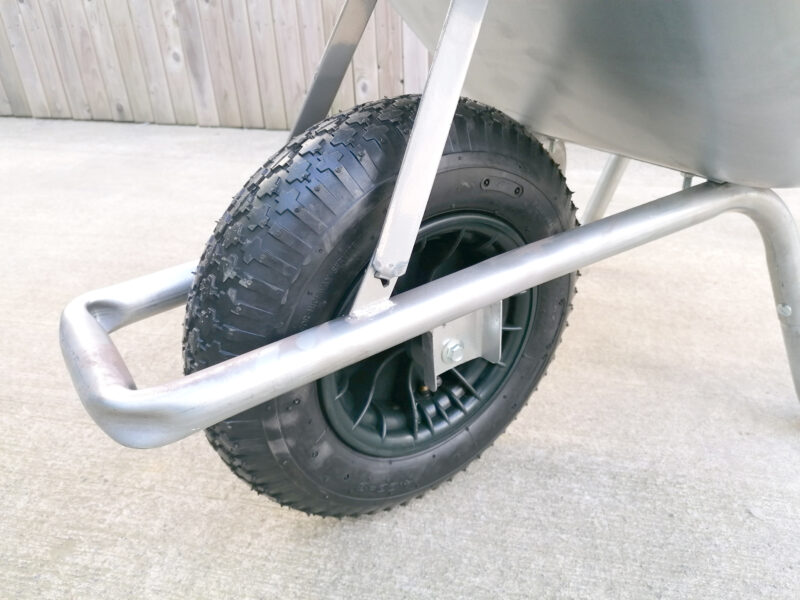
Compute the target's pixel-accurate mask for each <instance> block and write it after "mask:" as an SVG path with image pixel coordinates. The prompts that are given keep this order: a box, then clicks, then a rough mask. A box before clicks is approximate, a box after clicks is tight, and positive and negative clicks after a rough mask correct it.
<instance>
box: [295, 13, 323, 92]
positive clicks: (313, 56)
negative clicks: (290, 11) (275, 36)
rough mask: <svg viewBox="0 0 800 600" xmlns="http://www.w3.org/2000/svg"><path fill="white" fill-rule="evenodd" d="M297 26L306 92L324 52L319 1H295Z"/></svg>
mask: <svg viewBox="0 0 800 600" xmlns="http://www.w3.org/2000/svg"><path fill="white" fill-rule="evenodd" d="M296 4H297V26H298V28H299V30H300V40H301V42H302V45H303V73H304V74H305V77H306V86H305V87H306V90H308V89H309V88H310V87H311V82H312V81H313V80H314V74H315V73H316V72H317V65H319V61H320V59H321V58H322V53H323V52H324V51H325V31H324V25H323V20H322V5H321V4H320V2H319V0H297V2H296Z"/></svg>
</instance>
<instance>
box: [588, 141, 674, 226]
mask: <svg viewBox="0 0 800 600" xmlns="http://www.w3.org/2000/svg"><path fill="white" fill-rule="evenodd" d="M629 162H630V159H629V158H626V157H625V156H620V155H619V154H612V155H611V156H609V157H608V160H607V161H606V166H605V167H603V172H602V173H601V174H600V179H599V180H598V182H597V185H596V186H595V188H594V191H593V192H592V196H591V198H589V202H587V203H586V208H584V209H583V214H582V215H581V223H584V224H586V223H591V222H592V221H597V220H598V219H602V218H603V217H604V216H605V214H606V210H608V205H609V204H610V203H611V198H613V197H614V192H616V191H617V186H618V185H619V181H620V179H622V175H623V174H624V173H625V169H626V168H627V167H628V163H629ZM684 189H686V188H684Z"/></svg>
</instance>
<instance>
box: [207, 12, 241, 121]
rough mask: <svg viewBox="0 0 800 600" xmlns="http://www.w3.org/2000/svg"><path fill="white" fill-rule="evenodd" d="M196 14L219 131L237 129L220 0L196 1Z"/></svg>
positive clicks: (236, 107)
mask: <svg viewBox="0 0 800 600" xmlns="http://www.w3.org/2000/svg"><path fill="white" fill-rule="evenodd" d="M197 11H198V14H199V15H200V24H201V26H202V28H203V40H204V42H205V45H206V59H207V60H208V68H209V72H210V73H211V83H212V84H213V86H214V97H215V98H216V99H217V110H218V111H219V124H220V125H222V126H223V127H241V126H242V115H241V111H240V110H239V100H238V97H237V93H236V81H235V80H234V78H233V67H232V66H231V53H230V49H229V47H228V33H227V31H226V29H225V14H224V12H223V10H222V4H221V2H220V0H199V1H198V2H197Z"/></svg>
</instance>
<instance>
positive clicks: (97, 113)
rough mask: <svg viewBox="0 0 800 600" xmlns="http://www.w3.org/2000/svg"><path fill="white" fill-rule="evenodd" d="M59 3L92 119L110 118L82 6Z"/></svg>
mask: <svg viewBox="0 0 800 600" xmlns="http://www.w3.org/2000/svg"><path fill="white" fill-rule="evenodd" d="M59 5H60V8H61V12H62V15H63V17H64V23H65V25H66V29H67V32H66V33H65V35H68V36H69V40H70V43H71V44H72V49H73V53H74V56H75V60H76V62H77V66H78V70H79V72H80V80H81V81H82V82H83V90H84V93H85V94H86V101H87V103H88V104H89V110H90V111H91V113H92V118H93V119H96V120H102V121H109V120H111V119H113V118H114V114H113V111H112V110H111V103H110V100H109V96H108V91H107V89H106V82H105V81H104V80H103V75H102V72H101V68H100V61H99V59H98V57H97V53H96V52H95V49H94V42H93V41H92V32H91V31H90V30H89V23H88V21H87V20H86V14H85V13H84V12H83V5H82V4H81V3H80V2H75V1H73V0H62V1H61V2H60V3H59ZM53 35H58V34H57V33H56V34H51V39H52V37H53Z"/></svg>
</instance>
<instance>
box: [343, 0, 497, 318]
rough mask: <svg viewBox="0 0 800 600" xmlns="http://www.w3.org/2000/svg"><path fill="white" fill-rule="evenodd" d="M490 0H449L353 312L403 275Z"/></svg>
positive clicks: (374, 301)
mask: <svg viewBox="0 0 800 600" xmlns="http://www.w3.org/2000/svg"><path fill="white" fill-rule="evenodd" d="M488 1H489V0H451V2H450V8H449V9H448V11H447V17H446V18H445V21H444V27H443V28H442V34H441V37H440V38H439V43H438V44H437V46H436V53H435V54H434V57H433V63H432V64H431V69H430V72H429V73H428V81H427V83H426V84H425V91H424V92H423V93H422V99H421V100H420V104H419V109H418V110H417V115H416V118H415V119H414V126H413V127H412V129H411V135H410V137H409V139H408V146H407V147H406V152H405V154H404V155H403V162H402V163H401V165H400V172H399V173H398V175H397V183H396V184H395V187H394V192H393V193H392V199H391V202H390V203H389V210H388V212H387V213H386V220H385V221H384V223H383V230H382V231H381V236H380V238H379V239H378V246H377V248H376V249H375V254H374V255H373V258H372V262H371V263H370V265H369V266H368V267H367V272H366V273H365V274H364V279H363V280H362V282H361V287H360V288H359V290H358V293H357V294H356V299H355V301H354V302H353V307H352V309H351V314H352V315H357V314H363V312H364V310H365V309H366V310H367V312H369V311H370V310H372V309H371V308H370V305H373V307H374V306H376V305H380V304H381V303H382V302H383V301H385V300H386V299H388V298H389V296H391V293H392V289H393V288H394V284H395V282H396V281H397V278H398V277H400V276H401V275H403V273H405V272H406V268H407V267H408V260H409V257H410V256H411V251H412V250H413V248H414V242H415V241H416V239H417V232H418V231H419V227H420V224H421V223H422V216H423V215H424V213H425V207H426V206H427V204H428V197H429V196H430V195H431V189H432V188H433V180H434V179H435V178H436V172H437V170H438V168H439V161H440V160H441V158H442V152H443V151H444V145H445V143H446V142H447V135H448V133H449V132H450V125H451V123H452V122H453V115H455V112H456V107H457V106H458V100H459V98H460V96H461V89H462V87H463V86H464V79H465V78H466V76H467V69H468V68H469V63H470V60H471V59H472V53H473V51H474V50H475V43H476V42H477V41H478V33H479V32H480V29H481V24H482V23H483V17H484V14H485V13H486V6H487V5H488Z"/></svg>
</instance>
